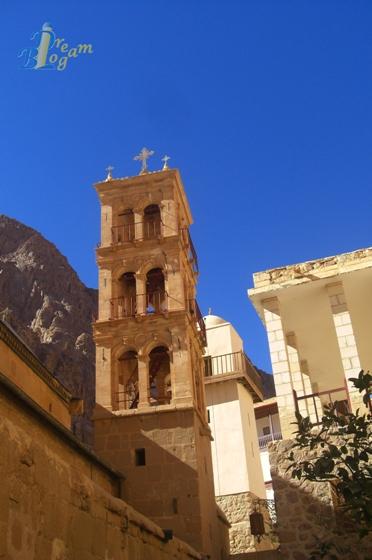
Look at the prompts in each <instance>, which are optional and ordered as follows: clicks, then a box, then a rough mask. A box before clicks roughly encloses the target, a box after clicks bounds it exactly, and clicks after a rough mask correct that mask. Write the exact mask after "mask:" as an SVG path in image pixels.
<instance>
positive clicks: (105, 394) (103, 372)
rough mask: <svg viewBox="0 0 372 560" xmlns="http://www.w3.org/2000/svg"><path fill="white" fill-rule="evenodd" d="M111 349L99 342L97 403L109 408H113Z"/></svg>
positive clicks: (97, 349)
mask: <svg viewBox="0 0 372 560" xmlns="http://www.w3.org/2000/svg"><path fill="white" fill-rule="evenodd" d="M112 375H113V374H112V372H111V350H110V348H108V347H105V346H101V345H98V344H97V347H96V403H97V405H99V406H102V407H104V408H106V409H108V410H112V408H113V403H112V399H113V389H112V381H113V380H112Z"/></svg>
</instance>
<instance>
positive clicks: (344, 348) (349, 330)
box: [326, 282, 364, 412]
mask: <svg viewBox="0 0 372 560" xmlns="http://www.w3.org/2000/svg"><path fill="white" fill-rule="evenodd" d="M326 288H327V293H328V297H329V301H330V305H331V311H332V316H333V323H334V326H335V331H336V337H337V343H338V347H339V350H340V357H341V361H342V368H343V371H344V374H345V379H346V383H347V387H348V390H349V397H350V402H351V406H352V409H353V412H355V411H356V409H357V408H363V407H364V404H363V400H362V396H361V394H360V393H359V392H358V390H357V389H355V388H354V387H353V384H352V383H351V382H350V377H358V374H359V372H360V370H361V369H362V368H361V367H360V360H359V354H358V349H357V345H356V342H355V336H354V330H353V325H352V322H351V317H350V313H349V310H348V307H347V302H346V298H345V293H344V289H343V286H342V283H341V282H339V283H335V284H329V285H328V286H327V287H326ZM330 388H331V389H332V388H333V387H330ZM335 389H336V387H335ZM340 395H341V393H335V395H332V396H334V398H337V396H340Z"/></svg>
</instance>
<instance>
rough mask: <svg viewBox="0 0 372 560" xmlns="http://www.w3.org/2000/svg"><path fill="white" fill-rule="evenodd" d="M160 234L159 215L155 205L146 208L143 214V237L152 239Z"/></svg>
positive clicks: (157, 207)
mask: <svg viewBox="0 0 372 560" xmlns="http://www.w3.org/2000/svg"><path fill="white" fill-rule="evenodd" d="M160 234H161V214H160V208H159V206H158V205H157V204H150V205H149V206H146V208H145V210H144V212H143V236H144V238H145V239H153V238H154V237H158V236H159V235H160Z"/></svg>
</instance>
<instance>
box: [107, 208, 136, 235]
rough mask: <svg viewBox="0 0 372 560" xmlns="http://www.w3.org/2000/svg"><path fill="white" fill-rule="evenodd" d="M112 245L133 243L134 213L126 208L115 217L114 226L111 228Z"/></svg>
mask: <svg viewBox="0 0 372 560" xmlns="http://www.w3.org/2000/svg"><path fill="white" fill-rule="evenodd" d="M112 237H113V243H124V242H125V241H133V240H134V237H135V228H134V213H133V210H132V209H130V208H128V209H127V210H124V211H123V212H120V214H118V215H117V219H116V226H114V227H113V228H112Z"/></svg>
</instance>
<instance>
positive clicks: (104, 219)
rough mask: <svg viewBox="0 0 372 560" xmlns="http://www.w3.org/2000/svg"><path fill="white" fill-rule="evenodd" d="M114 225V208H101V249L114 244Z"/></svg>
mask: <svg viewBox="0 0 372 560" xmlns="http://www.w3.org/2000/svg"><path fill="white" fill-rule="evenodd" d="M112 225H113V216H112V207H111V206H108V205H103V206H102V207H101V247H107V246H110V245H111V244H112V231H111V228H112Z"/></svg>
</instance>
